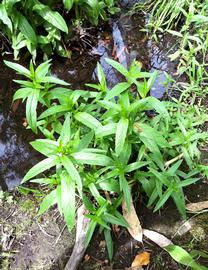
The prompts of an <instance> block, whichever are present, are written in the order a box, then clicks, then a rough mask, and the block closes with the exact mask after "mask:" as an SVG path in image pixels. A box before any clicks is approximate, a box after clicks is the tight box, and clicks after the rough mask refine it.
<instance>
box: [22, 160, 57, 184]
mask: <svg viewBox="0 0 208 270" xmlns="http://www.w3.org/2000/svg"><path fill="white" fill-rule="evenodd" d="M58 163H59V158H58V157H56V156H53V157H49V158H46V159H44V160H42V161H40V162H39V163H37V164H36V165H35V166H33V167H32V168H31V169H30V170H29V171H28V172H27V174H26V175H25V177H24V178H23V180H22V182H21V183H25V182H26V181H28V180H30V179H31V178H33V177H35V176H36V175H38V174H40V173H42V172H44V171H46V170H49V169H50V168H52V167H54V166H55V165H57V164H58Z"/></svg>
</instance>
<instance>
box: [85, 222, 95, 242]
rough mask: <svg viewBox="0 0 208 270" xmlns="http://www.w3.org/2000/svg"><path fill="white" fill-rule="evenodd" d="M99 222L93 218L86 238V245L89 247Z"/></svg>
mask: <svg viewBox="0 0 208 270" xmlns="http://www.w3.org/2000/svg"><path fill="white" fill-rule="evenodd" d="M96 225H97V222H96V221H95V220H91V221H90V224H89V227H88V230H87V233H86V238H85V247H87V246H88V245H89V243H90V241H91V239H92V236H93V233H94V231H95V228H96Z"/></svg>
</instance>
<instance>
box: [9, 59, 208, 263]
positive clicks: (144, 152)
mask: <svg viewBox="0 0 208 270" xmlns="http://www.w3.org/2000/svg"><path fill="white" fill-rule="evenodd" d="M106 61H107V62H108V63H109V64H110V65H112V66H113V67H114V68H115V69H116V70H117V71H118V72H120V73H121V74H122V75H123V76H124V78H125V79H126V81H125V82H121V83H118V84H117V85H115V86H114V87H113V88H112V89H111V90H108V89H107V84H106V79H105V76H104V73H103V71H102V68H101V66H100V65H99V64H98V66H97V70H98V79H99V83H98V84H90V85H88V86H90V87H92V88H95V89H97V91H82V90H71V89H68V88H60V87H55V84H56V83H57V84H62V85H66V83H64V82H63V81H61V80H58V79H56V78H54V77H51V76H50V75H48V72H49V66H50V63H49V62H45V63H43V64H41V65H40V66H38V67H37V69H36V70H34V69H33V65H32V64H31V65H30V70H28V69H25V68H24V67H21V66H20V65H17V64H14V63H11V62H6V64H7V65H8V66H10V67H11V68H13V69H15V70H16V71H18V73H19V74H22V75H23V76H25V77H26V78H27V80H26V81H22V80H21V81H16V82H17V83H20V84H21V85H22V87H21V89H20V90H18V91H17V92H16V93H15V96H14V99H17V98H21V99H23V100H25V99H27V105H26V110H27V111H28V112H29V113H27V121H28V125H29V126H30V128H31V129H32V130H33V131H35V132H36V131H37V130H38V129H39V130H40V131H41V132H42V133H43V134H44V136H45V137H46V138H45V139H37V140H35V141H34V142H32V143H31V144H32V146H33V147H34V148H35V149H36V150H37V151H38V152H40V153H41V154H43V155H44V156H45V158H44V159H43V160H42V161H40V162H39V163H38V164H36V165H35V166H34V167H33V168H31V169H30V170H29V171H28V173H27V174H26V175H25V177H24V179H23V181H22V183H25V182H27V181H29V180H30V181H31V182H33V183H39V184H41V185H47V186H48V194H47V195H46V196H45V197H44V198H43V201H42V203H41V205H40V210H39V214H42V213H44V212H45V211H46V210H47V209H48V208H49V207H51V206H52V205H54V204H57V205H58V208H59V211H60V212H61V213H62V214H63V215H64V218H65V221H66V224H67V226H68V229H69V230H71V229H72V228H73V225H74V222H75V212H76V196H77V198H79V200H81V201H82V203H83V204H84V205H85V207H86V208H87V210H88V214H87V217H88V218H89V219H90V225H89V230H88V233H87V239H86V243H87V244H88V243H89V241H90V239H91V237H92V235H93V232H94V230H95V227H96V226H97V225H99V226H100V229H101V231H104V235H105V237H106V243H107V247H108V252H109V257H110V258H111V259H112V256H113V243H112V239H111V234H110V231H111V224H117V225H120V226H124V227H127V226H128V223H127V221H126V220H125V219H124V218H123V216H122V214H121V213H120V205H121V203H122V201H123V200H125V202H126V205H127V209H128V210H129V209H130V203H131V200H132V196H134V195H137V194H138V193H146V194H147V196H148V197H149V202H148V206H149V207H150V206H154V210H155V211H157V210H159V209H161V207H162V206H163V205H164V204H165V202H166V201H167V200H168V199H169V198H170V197H172V199H173V200H174V202H175V204H176V206H177V208H178V210H179V212H180V213H181V215H182V216H183V217H185V216H186V213H185V196H184V193H183V188H184V187H185V186H188V185H190V184H194V183H195V182H196V181H198V180H199V178H198V176H197V177H196V175H197V174H199V172H200V170H201V169H200V168H201V167H200V166H198V163H199V156H200V151H199V150H198V147H199V145H200V143H202V142H204V141H206V140H207V138H208V135H207V133H203V132H200V131H197V127H198V126H199V125H201V124H203V123H204V122H205V121H206V120H207V117H205V118H204V116H203V115H201V114H198V111H197V110H195V107H193V106H190V107H188V108H184V106H180V104H178V103H173V102H165V101H159V100H157V99H156V98H154V97H151V96H148V93H149V91H150V88H151V86H152V84H153V82H154V80H155V78H156V76H157V73H156V72H154V73H149V72H143V71H142V70H141V64H140V63H139V62H137V61H133V62H132V64H131V66H130V68H129V70H126V69H125V68H124V67H123V66H122V65H120V64H119V63H117V62H116V61H113V60H110V59H107V60H106ZM40 75H41V76H40ZM28 88H29V89H28ZM37 93H38V94H37ZM38 103H40V105H41V106H42V107H41V111H42V112H41V113H39V110H38V109H37V108H38V106H37V104H38ZM34 104H35V106H34ZM148 110H154V116H153V117H149V116H148V113H147V112H148ZM34 115H35V117H34ZM36 115H37V117H36ZM31 116H32V117H33V119H30V118H31ZM184 167H188V168H189V169H190V171H191V172H187V173H186V172H184ZM189 169H188V170H189ZM43 173H44V174H43ZM40 174H41V178H36V177H37V176H38V175H40Z"/></svg>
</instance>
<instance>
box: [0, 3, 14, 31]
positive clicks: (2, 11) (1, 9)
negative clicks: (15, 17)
mask: <svg viewBox="0 0 208 270" xmlns="http://www.w3.org/2000/svg"><path fill="white" fill-rule="evenodd" d="M0 20H1V21H2V22H3V23H4V24H5V25H7V26H8V28H9V30H10V31H11V32H13V27H12V22H11V20H10V18H9V17H8V15H7V11H6V8H5V5H4V4H0Z"/></svg>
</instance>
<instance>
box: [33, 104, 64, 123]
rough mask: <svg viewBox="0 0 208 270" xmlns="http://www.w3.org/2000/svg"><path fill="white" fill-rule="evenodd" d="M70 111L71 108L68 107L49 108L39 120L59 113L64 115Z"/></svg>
mask: <svg viewBox="0 0 208 270" xmlns="http://www.w3.org/2000/svg"><path fill="white" fill-rule="evenodd" d="M67 111H69V106H68V105H54V106H52V107H50V108H48V109H47V110H45V111H44V112H43V113H42V114H41V115H40V116H39V117H38V119H39V120H40V119H43V118H46V117H48V116H51V115H54V114H57V113H64V112H67Z"/></svg>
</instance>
